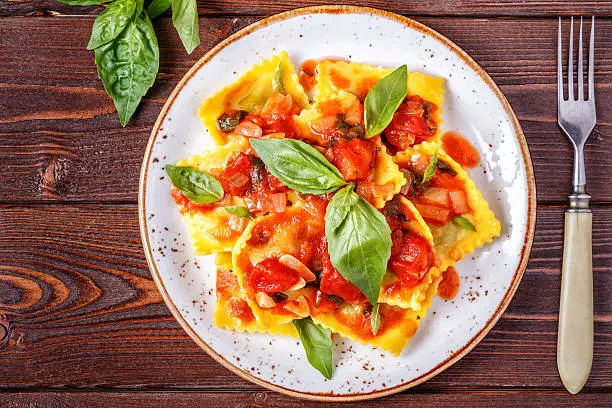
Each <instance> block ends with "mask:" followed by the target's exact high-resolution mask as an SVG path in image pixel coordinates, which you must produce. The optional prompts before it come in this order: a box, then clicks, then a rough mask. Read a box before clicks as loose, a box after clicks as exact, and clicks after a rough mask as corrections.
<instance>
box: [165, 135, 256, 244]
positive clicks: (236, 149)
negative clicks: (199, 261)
mask: <svg viewBox="0 0 612 408" xmlns="http://www.w3.org/2000/svg"><path fill="white" fill-rule="evenodd" d="M248 147H249V143H248V140H247V139H246V138H243V137H236V138H232V139H231V140H230V141H229V142H228V143H227V144H226V145H224V146H220V147H219V148H217V149H216V150H214V151H207V152H204V153H202V154H200V155H195V156H191V157H189V158H187V159H183V160H180V161H179V162H178V163H177V166H192V167H194V168H195V169H196V170H199V171H203V172H206V173H209V174H211V175H213V176H216V175H218V174H219V173H220V172H221V171H222V170H223V168H225V166H226V165H227V163H228V162H229V161H230V160H232V159H233V158H235V157H236V155H238V154H239V153H240V152H243V151H245V150H246V149H247V148H248ZM224 200H225V203H224V204H225V205H244V204H245V203H244V200H243V199H242V198H239V197H226V198H225V199H224ZM204 207H205V208H206V210H205V211H190V210H188V209H182V211H181V212H182V215H183V219H184V220H185V223H186V224H187V230H188V232H189V237H190V239H191V243H192V245H193V249H194V252H195V253H196V254H197V255H207V254H213V253H219V252H227V251H231V250H232V249H233V248H234V245H235V244H236V240H237V239H238V237H240V235H241V234H242V231H243V230H244V229H245V228H246V225H247V221H246V220H245V219H244V218H240V217H237V216H235V215H232V214H230V213H229V212H227V211H226V210H225V208H224V207H223V206H209V207H208V208H207V207H206V206H204Z"/></svg>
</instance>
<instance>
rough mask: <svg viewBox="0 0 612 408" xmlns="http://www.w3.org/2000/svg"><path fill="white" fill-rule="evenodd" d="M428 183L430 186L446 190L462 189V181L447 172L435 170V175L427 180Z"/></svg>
mask: <svg viewBox="0 0 612 408" xmlns="http://www.w3.org/2000/svg"><path fill="white" fill-rule="evenodd" d="M429 185H430V186H432V187H442V188H445V189H447V190H462V189H463V181H461V180H460V179H458V178H457V177H455V176H453V175H452V174H449V173H441V172H440V170H436V175H435V176H434V177H433V178H432V179H431V180H429Z"/></svg>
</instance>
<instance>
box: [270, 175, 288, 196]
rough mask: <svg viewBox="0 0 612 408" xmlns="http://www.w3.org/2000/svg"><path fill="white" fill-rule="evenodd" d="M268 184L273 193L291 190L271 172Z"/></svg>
mask: <svg viewBox="0 0 612 408" xmlns="http://www.w3.org/2000/svg"><path fill="white" fill-rule="evenodd" d="M268 186H270V191H271V192H273V193H280V192H283V191H287V190H289V188H287V186H286V185H284V184H283V183H281V181H280V180H279V179H277V178H276V177H274V176H273V175H271V174H268Z"/></svg>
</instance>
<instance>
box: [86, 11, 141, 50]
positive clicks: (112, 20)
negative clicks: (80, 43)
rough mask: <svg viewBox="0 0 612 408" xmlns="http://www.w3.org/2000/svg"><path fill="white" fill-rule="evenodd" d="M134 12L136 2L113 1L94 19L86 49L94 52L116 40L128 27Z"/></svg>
mask: <svg viewBox="0 0 612 408" xmlns="http://www.w3.org/2000/svg"><path fill="white" fill-rule="evenodd" d="M135 11H136V2H135V1H134V0H115V1H113V2H112V3H111V4H110V5H109V6H108V7H106V8H105V9H104V10H102V12H101V13H100V15H99V16H98V17H97V18H96V21H95V22H94V25H93V28H92V29H91V38H90V39H89V44H87V49H88V50H95V49H96V48H98V47H99V46H101V45H104V44H106V43H107V42H109V41H112V40H114V39H115V38H117V36H118V35H119V34H120V33H121V32H122V31H123V29H124V28H125V27H126V26H127V25H128V23H129V22H130V20H131V18H132V16H133V15H134V12H135Z"/></svg>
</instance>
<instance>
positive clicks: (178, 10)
mask: <svg viewBox="0 0 612 408" xmlns="http://www.w3.org/2000/svg"><path fill="white" fill-rule="evenodd" d="M172 24H173V25H174V28H176V31H177V32H178V34H179V37H181V41H182V42H183V46H185V50H187V53H188V54H191V52H192V51H193V50H194V49H195V47H197V46H198V45H200V31H199V27H198V5H197V2H196V0H172Z"/></svg>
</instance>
